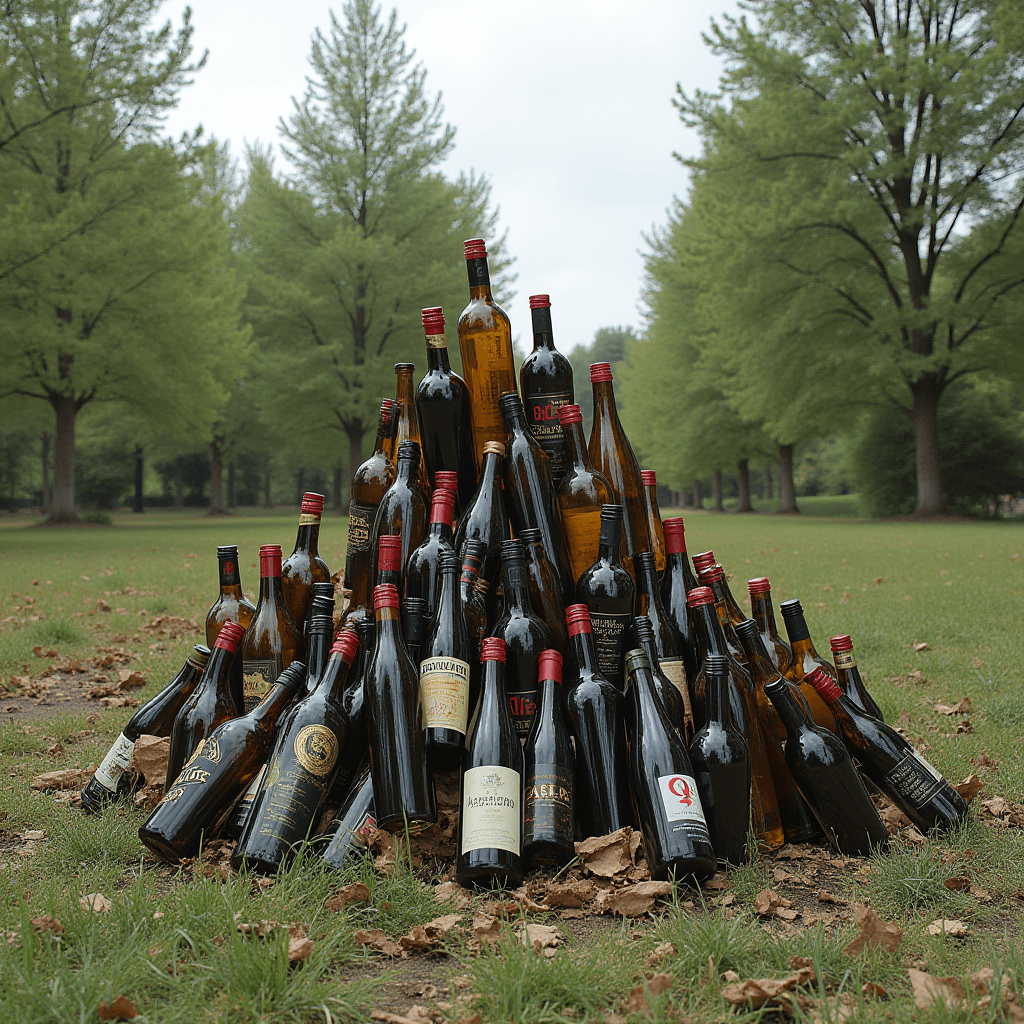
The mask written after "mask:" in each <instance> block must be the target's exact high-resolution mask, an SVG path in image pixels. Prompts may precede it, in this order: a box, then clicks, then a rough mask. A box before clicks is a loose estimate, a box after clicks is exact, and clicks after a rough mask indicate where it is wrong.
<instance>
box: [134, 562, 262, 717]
mask: <svg viewBox="0 0 1024 1024" xmlns="http://www.w3.org/2000/svg"><path fill="white" fill-rule="evenodd" d="M217 561H218V562H219V564H220V594H219V595H218V597H217V600H216V601H214V602H213V606H212V607H211V608H210V610H209V611H208V612H207V613H206V646H207V647H209V648H210V649H211V650H212V649H213V645H214V644H215V643H216V642H217V637H219V636H220V631H221V627H222V626H223V625H224V623H225V622H237V623H238V624H239V625H240V626H241V627H242V629H248V628H249V623H250V622H252V617H253V616H254V615H255V614H256V606H255V605H254V604H253V603H252V602H251V601H250V600H249V599H248V598H247V597H246V596H245V594H243V593H242V576H241V573H240V572H239V566H238V546H237V545H235V544H224V545H222V546H221V547H218V548H217ZM231 689H232V690H233V692H234V696H235V700H236V701H237V703H238V706H239V707H241V706H242V659H241V658H235V660H234V661H233V662H232V665H231ZM153 735H155V733H154V734H153Z"/></svg>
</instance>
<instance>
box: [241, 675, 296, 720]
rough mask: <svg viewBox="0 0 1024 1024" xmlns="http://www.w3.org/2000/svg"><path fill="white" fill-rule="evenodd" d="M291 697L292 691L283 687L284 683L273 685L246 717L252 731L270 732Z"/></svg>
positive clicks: (288, 687) (287, 687)
mask: <svg viewBox="0 0 1024 1024" xmlns="http://www.w3.org/2000/svg"><path fill="white" fill-rule="evenodd" d="M293 696H294V691H293V690H292V688H291V687H290V686H285V685H284V683H274V685H273V686H272V687H271V690H270V692H269V693H268V694H267V695H266V697H264V698H263V700H262V701H261V702H260V703H259V704H257V705H256V707H254V708H253V709H252V711H250V712H249V714H248V716H247V717H248V718H249V721H250V722H251V724H252V727H253V729H260V728H263V729H266V730H268V731H270V730H272V729H273V728H274V724H275V723H276V722H277V719H278V717H279V716H280V714H281V712H282V711H284V709H285V708H286V707H287V706H288V704H289V702H290V701H291V699H292V697H293Z"/></svg>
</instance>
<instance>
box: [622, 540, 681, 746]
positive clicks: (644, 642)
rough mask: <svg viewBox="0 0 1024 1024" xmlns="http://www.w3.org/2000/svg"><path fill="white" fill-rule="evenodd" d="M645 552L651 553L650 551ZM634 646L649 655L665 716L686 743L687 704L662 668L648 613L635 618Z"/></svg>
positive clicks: (648, 659) (655, 685)
mask: <svg viewBox="0 0 1024 1024" xmlns="http://www.w3.org/2000/svg"><path fill="white" fill-rule="evenodd" d="M643 554H648V555H649V554H650V552H649V551H645V552H643ZM632 633H633V639H634V640H635V641H636V642H635V644H634V646H636V647H639V648H640V649H641V650H642V651H643V652H644V654H646V655H647V661H648V663H649V664H650V667H651V676H652V678H653V680H654V689H655V690H656V691H657V694H658V699H659V700H660V701H661V703H662V705H663V707H664V709H665V717H666V718H667V719H668V720H669V722H671V723H672V727H673V728H674V729H675V730H676V732H678V733H679V738H680V739H681V740H682V741H683V742H684V743H686V742H687V740H688V738H689V736H690V735H692V733H691V732H688V731H687V726H686V705H685V704H684V703H683V695H682V694H681V693H680V692H679V691H678V690H677V689H676V688H675V686H674V685H673V683H672V681H671V680H670V679H669V677H668V676H667V675H665V673H664V672H663V671H662V670H661V665H660V663H659V662H658V652H657V649H656V648H655V645H654V627H653V625H652V624H651V620H650V619H649V618H648V617H647V616H646V615H638V616H637V617H636V618H635V619H634V620H633V629H632Z"/></svg>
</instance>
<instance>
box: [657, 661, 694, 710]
mask: <svg viewBox="0 0 1024 1024" xmlns="http://www.w3.org/2000/svg"><path fill="white" fill-rule="evenodd" d="M660 664H661V671H662V672H664V673H665V675H666V676H667V677H668V681H669V682H670V683H671V684H672V685H673V686H674V687H675V688H676V689H677V690H678V691H679V693H680V696H681V697H682V698H683V710H684V712H685V714H686V720H687V722H691V723H692V722H693V705H692V704H691V703H690V687H689V684H688V683H687V681H686V666H685V665H684V664H683V659H682V658H662V659H661V661H660Z"/></svg>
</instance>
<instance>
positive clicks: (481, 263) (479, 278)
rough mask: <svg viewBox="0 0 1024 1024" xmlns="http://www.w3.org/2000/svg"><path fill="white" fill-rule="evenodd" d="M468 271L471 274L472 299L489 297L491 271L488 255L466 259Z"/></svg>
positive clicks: (470, 289) (470, 294)
mask: <svg viewBox="0 0 1024 1024" xmlns="http://www.w3.org/2000/svg"><path fill="white" fill-rule="evenodd" d="M466 272H467V273H468V274H469V297H470V298H471V299H489V298H490V297H491V273H490V270H489V269H488V267H487V257H486V256H482V257H478V258H476V259H471V260H466Z"/></svg>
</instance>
